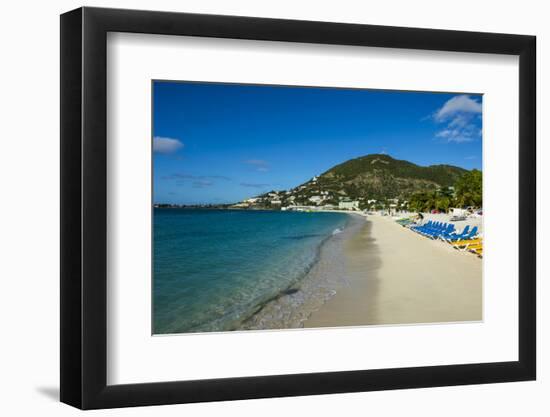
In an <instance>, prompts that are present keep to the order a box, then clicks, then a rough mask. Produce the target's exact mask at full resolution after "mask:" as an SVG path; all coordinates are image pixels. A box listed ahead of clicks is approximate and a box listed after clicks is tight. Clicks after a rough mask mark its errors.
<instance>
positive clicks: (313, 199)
mask: <svg viewBox="0 0 550 417" xmlns="http://www.w3.org/2000/svg"><path fill="white" fill-rule="evenodd" d="M323 200H324V198H323V197H321V196H320V195H313V196H311V197H309V201H311V202H312V203H315V204H319V203H320V202H322V201H323Z"/></svg>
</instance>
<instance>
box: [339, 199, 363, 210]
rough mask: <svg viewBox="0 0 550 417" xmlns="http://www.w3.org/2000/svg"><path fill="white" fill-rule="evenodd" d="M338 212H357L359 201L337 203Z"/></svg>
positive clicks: (347, 200)
mask: <svg viewBox="0 0 550 417" xmlns="http://www.w3.org/2000/svg"><path fill="white" fill-rule="evenodd" d="M338 208H339V209H340V210H359V201H357V200H349V199H344V200H340V201H339V202H338Z"/></svg>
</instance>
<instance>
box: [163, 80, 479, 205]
mask: <svg viewBox="0 0 550 417" xmlns="http://www.w3.org/2000/svg"><path fill="white" fill-rule="evenodd" d="M153 101H154V102H153V126H154V129H153V164H154V172H153V181H154V201H155V202H156V203H178V204H202V203H230V202H236V201H240V200H242V199H244V198H248V197H252V196H255V195H258V194H260V193H262V192H265V191H269V190H272V189H275V190H282V189H288V188H292V187H295V186H297V185H299V184H301V183H303V182H305V181H307V180H308V179H310V178H311V177H312V176H314V175H318V174H321V173H322V172H324V171H326V170H328V169H330V168H331V167H332V166H334V165H336V164H339V163H341V162H344V161H346V160H348V159H351V158H356V157H359V156H363V155H367V154H371V153H386V154H388V155H390V156H392V157H394V158H397V159H404V160H408V161H411V162H414V163H416V164H418V165H423V166H426V165H432V164H450V165H456V166H460V167H463V168H466V169H472V168H478V169H481V164H482V138H481V101H482V97H481V95H471V94H470V95H466V94H446V93H445V94H443V93H418V92H400V91H386V90H362V89H340V88H311V87H283V86H259V85H243V84H216V83H187V82H167V81H155V82H154V86H153Z"/></svg>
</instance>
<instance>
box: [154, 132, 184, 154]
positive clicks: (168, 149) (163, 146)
mask: <svg viewBox="0 0 550 417" xmlns="http://www.w3.org/2000/svg"><path fill="white" fill-rule="evenodd" d="M181 148H183V143H181V142H180V141H179V140H178V139H173V138H166V137H162V136H155V137H154V138H153V152H157V153H163V154H169V153H174V152H177V151H178V150H180V149H181Z"/></svg>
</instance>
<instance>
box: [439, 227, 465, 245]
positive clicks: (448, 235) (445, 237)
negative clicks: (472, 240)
mask: <svg viewBox="0 0 550 417" xmlns="http://www.w3.org/2000/svg"><path fill="white" fill-rule="evenodd" d="M469 232H470V225H468V224H467V225H466V227H465V228H464V229H462V232H460V233H457V232H455V231H453V232H451V233H446V234H444V235H442V236H440V238H441V239H442V240H445V241H446V242H450V241H452V240H453V239H454V240H461V239H463V238H464V237H465V236H467V235H468V233H469Z"/></svg>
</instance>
